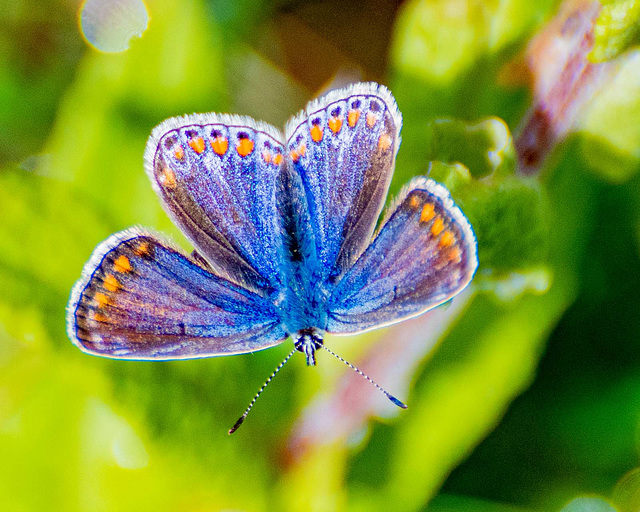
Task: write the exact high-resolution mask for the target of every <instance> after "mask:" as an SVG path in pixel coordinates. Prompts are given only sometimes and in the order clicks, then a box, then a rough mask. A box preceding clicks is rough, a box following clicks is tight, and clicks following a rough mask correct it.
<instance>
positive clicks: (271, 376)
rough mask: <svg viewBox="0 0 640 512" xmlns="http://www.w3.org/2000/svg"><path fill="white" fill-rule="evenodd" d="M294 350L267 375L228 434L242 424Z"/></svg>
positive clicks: (295, 350)
mask: <svg viewBox="0 0 640 512" xmlns="http://www.w3.org/2000/svg"><path fill="white" fill-rule="evenodd" d="M296 352H297V349H295V348H294V349H293V350H292V351H291V353H290V354H289V355H288V356H287V357H285V358H284V360H283V361H282V362H281V363H280V364H279V365H278V367H277V368H276V369H275V370H273V373H272V374H271V375H270V376H269V378H268V379H267V380H266V381H265V383H264V384H263V385H262V387H261V388H260V389H259V390H258V392H257V393H256V396H254V397H253V400H251V402H250V403H249V407H247V409H246V410H245V411H244V412H243V413H242V416H240V417H239V418H238V421H236V422H235V424H234V425H233V427H231V430H229V435H231V434H233V433H234V432H235V431H236V430H238V429H239V428H240V425H242V423H243V422H244V419H245V418H246V417H247V415H248V414H249V411H250V410H251V408H252V407H253V405H254V404H255V403H256V402H257V400H258V398H259V397H260V395H261V394H262V392H263V391H264V390H265V388H266V387H267V386H268V385H269V382H271V381H272V380H273V378H274V377H275V376H276V374H277V373H278V372H279V371H280V370H281V369H282V367H283V366H284V365H285V364H286V363H287V361H288V360H289V359H291V356H292V355H293V354H295V353H296Z"/></svg>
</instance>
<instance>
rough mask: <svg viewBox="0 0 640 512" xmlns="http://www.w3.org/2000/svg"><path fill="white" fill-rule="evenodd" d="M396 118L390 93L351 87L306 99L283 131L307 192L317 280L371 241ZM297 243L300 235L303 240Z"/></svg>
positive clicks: (391, 159)
mask: <svg viewBox="0 0 640 512" xmlns="http://www.w3.org/2000/svg"><path fill="white" fill-rule="evenodd" d="M401 125H402V117H401V115H400V112H399V111H398V108H397V106H396V102H395V100H394V99H393V97H392V96H391V93H390V92H389V91H388V90H387V89H386V88H385V87H383V86H380V85H377V84H374V83H362V84H356V85H353V86H351V87H347V88H345V89H341V90H337V91H333V92H330V93H329V94H327V95H326V96H325V97H323V98H320V99H318V100H316V101H313V102H311V103H310V104H309V105H308V106H307V108H306V110H305V111H304V112H302V113H301V114H300V115H298V116H296V117H294V118H293V119H292V120H291V121H290V122H289V123H288V124H287V128H286V129H285V136H286V139H287V151H288V152H289V156H290V158H291V160H292V162H293V167H294V171H295V172H296V173H297V174H298V175H299V177H300V180H301V182H302V185H303V188H304V194H305V195H306V204H307V208H308V218H309V221H310V228H309V229H310V233H302V234H300V235H299V238H305V237H306V239H308V240H311V243H312V244H314V247H315V256H314V258H312V259H310V261H312V262H314V263H313V265H314V266H315V267H317V268H315V269H313V273H314V274H315V275H317V276H318V278H319V280H320V281H323V280H327V279H331V278H335V277H337V276H339V275H341V274H342V273H344V271H346V269H347V268H349V267H350V266H351V265H352V264H353V262H354V261H355V260H356V259H357V257H358V256H360V254H361V253H362V251H363V250H364V248H365V247H366V245H367V244H368V243H369V241H370V239H371V235H372V233H373V230H374V229H375V225H376V222H377V220H378V216H379V215H380V211H381V210H382V207H383V205H384V202H385V199H386V195H387V190H388V188H389V182H390V180H391V175H392V173H393V167H394V163H395V156H396V153H397V151H398V147H399V145H400V128H401ZM303 242H304V240H303Z"/></svg>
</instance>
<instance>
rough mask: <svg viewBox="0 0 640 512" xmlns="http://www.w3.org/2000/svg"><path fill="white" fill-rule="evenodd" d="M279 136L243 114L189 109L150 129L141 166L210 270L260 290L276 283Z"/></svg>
mask: <svg viewBox="0 0 640 512" xmlns="http://www.w3.org/2000/svg"><path fill="white" fill-rule="evenodd" d="M281 140H282V135H281V134H280V132H279V131H278V130H276V129H275V128H273V127H272V126H269V125H267V124H265V123H261V122H257V121H254V120H253V119H251V118H249V117H239V116H231V115H225V114H194V115H190V116H184V117H176V118H172V119H168V120H166V121H164V122H163V123H162V124H160V125H159V126H157V127H156V128H155V129H154V130H153V133H152V134H151V137H150V138H149V141H148V143H147V149H146V152H145V167H146V170H147V174H148V175H149V178H150V179H151V183H152V185H153V188H154V190H155V191H156V192H157V194H158V196H159V197H160V199H161V200H162V203H163V206H164V208H165V210H166V211H167V213H168V214H169V215H170V217H171V218H172V219H173V220H174V221H175V222H176V224H177V225H178V226H179V227H180V228H181V230H182V231H183V233H184V234H185V235H186V236H187V237H188V238H189V240H190V241H191V242H192V243H193V245H194V246H195V247H196V250H197V252H198V253H199V254H200V256H202V258H204V259H205V260H206V261H207V262H208V263H209V265H210V266H211V267H212V268H213V270H214V271H215V272H216V273H217V274H218V275H221V276H225V277H227V278H229V279H230V280H233V281H234V282H236V283H240V284H243V285H244V286H247V287H249V288H251V289H253V290H255V291H257V292H259V293H262V292H263V291H265V290H269V289H273V288H278V287H279V286H280V283H281V281H282V276H281V269H280V267H279V262H280V261H281V256H282V255H281V252H282V241H281V235H280V230H279V223H278V217H277V212H276V202H275V191H276V176H277V175H278V173H279V171H280V167H281V165H282V164H283V161H284V154H283V151H284V149H283V145H282V143H281Z"/></svg>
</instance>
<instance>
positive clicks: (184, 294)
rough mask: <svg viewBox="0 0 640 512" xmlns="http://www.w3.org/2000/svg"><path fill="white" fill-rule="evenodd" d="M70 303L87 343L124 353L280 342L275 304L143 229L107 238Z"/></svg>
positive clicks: (77, 337)
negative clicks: (202, 264)
mask: <svg viewBox="0 0 640 512" xmlns="http://www.w3.org/2000/svg"><path fill="white" fill-rule="evenodd" d="M82 276H83V277H82V278H81V279H80V280H79V281H78V282H77V283H76V285H75V287H74V289H73V291H72V293H71V299H70V301H69V306H68V308H67V329H68V334H69V337H70V339H71V340H72V341H73V342H74V343H75V344H76V345H77V346H78V347H79V348H80V349H81V350H83V351H85V352H89V353H91V354H95V355H101V356H106V357H114V358H123V359H187V358H195V357H209V356H217V355H228V354H239V353H244V352H252V351H255V350H261V349H263V348H267V347H270V346H273V345H276V344H278V343H279V342H280V341H281V340H282V339H284V338H285V336H286V335H285V332H284V330H283V328H282V327H281V326H280V322H279V319H278V317H277V315H276V312H275V311H274V309H273V306H272V304H271V303H270V302H269V301H268V300H266V299H264V298H262V297H261V296H260V295H258V294H256V293H254V292H252V291H249V290H247V289H245V288H243V287H241V286H239V285H237V284H235V283H232V282H230V281H228V280H226V279H223V278H221V277H218V276H216V275H214V274H212V273H211V272H210V271H209V270H207V269H205V268H203V267H201V266H200V265H198V264H196V263H195V262H194V261H192V260H191V259H189V258H187V257H186V256H184V255H183V254H181V253H180V252H178V251H176V250H175V249H172V248H171V247H169V246H168V245H166V244H164V243H162V242H160V241H159V240H158V239H156V238H155V237H154V236H152V235H150V234H148V233H145V232H143V231H140V230H137V229H131V230H127V231H123V232H121V233H117V234H115V235H113V236H111V237H110V238H109V239H108V240H106V241H105V242H103V243H102V244H100V245H99V246H98V247H97V248H96V250H95V252H94V254H93V256H92V257H91V259H90V261H89V262H88V263H87V265H86V266H85V268H84V271H83V274H82Z"/></svg>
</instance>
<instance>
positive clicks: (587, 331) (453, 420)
mask: <svg viewBox="0 0 640 512" xmlns="http://www.w3.org/2000/svg"><path fill="white" fill-rule="evenodd" d="M635 4H636V3H634V2H616V3H613V2H607V3H606V5H605V6H604V7H603V11H602V15H601V17H600V19H599V20H598V25H596V33H595V35H596V47H595V50H594V55H596V54H597V55H601V56H602V55H604V57H597V56H596V57H594V58H607V59H610V58H612V57H614V56H618V57H617V58H618V59H620V61H619V65H617V66H616V67H615V68H612V69H614V71H615V75H612V77H611V83H610V84H609V85H608V86H607V88H605V89H604V90H603V91H602V93H601V94H599V95H598V97H597V98H595V100H594V102H593V104H592V105H589V109H588V110H587V111H586V112H585V116H584V118H583V120H582V121H581V123H580V124H579V126H578V127H577V130H576V131H575V133H573V134H571V135H570V136H569V137H568V139H567V140H566V141H564V143H563V144H562V145H561V146H560V147H558V148H556V151H555V152H554V154H553V157H552V158H551V159H550V160H549V161H548V162H547V165H546V167H545V168H544V169H543V172H542V173H541V174H540V175H539V176H535V177H529V178H523V177H521V176H520V175H519V174H518V172H517V169H516V159H515V154H514V145H513V140H512V133H514V132H516V131H517V130H516V128H517V126H518V123H519V120H520V119H521V118H522V116H523V115H524V113H525V112H526V111H527V108H528V106H529V104H530V101H531V98H530V92H529V90H528V89H527V88H526V87H523V86H521V87H510V86H506V85H504V84H502V83H501V82H500V80H499V79H498V77H499V74H500V71H501V69H503V67H504V66H505V64H506V63H507V62H509V61H511V60H512V59H513V58H515V57H516V56H517V55H518V54H520V52H522V51H523V49H524V48H525V47H526V45H527V42H528V41H529V40H530V38H531V37H532V35H533V34H534V33H535V32H536V31H537V30H538V29H539V28H540V27H542V26H544V24H545V23H546V22H547V20H548V19H549V18H550V17H551V16H553V13H554V11H555V8H556V4H555V2H552V1H551V0H548V1H544V2H530V1H527V0H507V1H497V0H496V1H481V0H460V1H455V2H452V1H445V0H431V1H419V0H411V1H408V2H405V3H402V4H401V5H399V6H398V5H397V4H396V3H395V2H390V1H384V0H377V1H376V2H366V1H365V0H361V1H355V2H350V3H347V4H344V3H343V2H339V1H338V0H329V1H326V2H321V3H316V2H284V1H277V2H267V1H260V2H252V1H248V0H247V1H241V2H231V1H225V0H211V1H209V2H205V1H199V0H194V1H189V2H170V1H168V0H154V1H149V2H148V5H147V7H148V9H149V13H150V24H149V28H148V30H147V31H146V32H145V33H144V34H143V36H142V38H141V39H139V40H134V41H132V44H131V48H130V49H129V50H128V51H126V52H124V53H119V54H106V53H99V52H97V51H95V50H94V49H92V48H90V47H89V46H88V45H87V43H86V42H85V41H83V39H82V37H81V35H80V33H79V31H78V26H77V9H78V6H77V5H75V4H74V3H69V2H62V1H59V0H47V1H46V2H37V3H36V2H33V1H28V0H19V1H17V2H14V3H13V4H12V6H11V8H7V9H4V10H3V11H2V13H0V22H1V25H0V26H2V27H3V29H2V30H0V48H1V49H2V50H3V51H0V104H2V105H3V109H2V111H1V112H0V218H1V219H2V220H1V221H0V283H1V287H0V460H1V461H2V462H1V463H0V509H1V510H11V511H32V510H33V511H35V510H51V511H55V510H60V511H75V510H78V511H83V512H84V511H107V510H118V511H127V510H132V511H133V510H135V511H139V510H150V509H153V510H156V511H158V512H160V511H163V510H166V511H174V510H193V511H202V510H222V509H233V510H250V511H253V510H258V511H260V510H319V511H320V510H356V511H358V510H363V511H364V510H368V511H369V510H425V509H426V510H429V511H433V512H439V511H449V510H456V511H457V510H469V511H478V512H480V511H489V510H491V511H498V512H501V511H504V512H507V511H509V512H511V511H514V512H515V511H523V510H560V509H562V510H564V511H571V512H577V511H584V512H586V511H594V512H595V511H608V510H619V511H620V512H627V511H631V510H637V507H636V505H634V504H636V503H637V498H636V497H637V495H638V492H639V491H638V489H640V482H639V481H638V479H637V478H633V475H635V474H636V472H634V468H636V467H637V466H640V463H639V461H638V455H639V446H638V436H637V433H638V421H639V420H640V363H638V361H640V344H639V343H638V342H639V341H640V261H639V249H640V244H639V236H640V181H639V178H638V168H640V135H639V134H640V131H639V130H640V129H639V128H638V127H640V122H639V121H640V109H639V107H638V105H640V103H639V101H640V100H639V99H638V98H640V94H638V87H639V84H640V82H639V81H638V77H639V76H640V65H639V63H640V59H638V56H637V50H634V49H630V50H629V48H630V47H631V45H632V43H633V41H634V40H635V39H634V37H636V36H637V8H636V7H637V6H636V5H635ZM612 9H617V10H615V11H614V10H612ZM621 9H627V10H626V11H625V12H624V13H623V14H624V15H619V13H620V12H621ZM607 13H609V14H607ZM615 13H618V14H615ZM614 14H615V21H616V24H614V23H613V21H611V20H614ZM606 16H610V18H606ZM608 20H609V21H608ZM602 27H605V29H606V30H605V29H603V28H602ZM633 34H635V35H633ZM598 52H599V53H598ZM612 73H613V71H612ZM360 78H363V79H375V80H379V81H381V82H383V83H385V84H386V85H388V86H389V87H390V89H391V90H392V92H393V93H394V95H395V97H396V99H397V101H398V104H399V107H400V109H401V111H402V113H403V116H404V127H403V132H402V137H403V143H402V147H401V149H400V152H399V155H398V163H397V169H396V173H395V175H394V179H393V183H392V194H393V193H395V192H397V191H398V190H399V188H400V187H401V186H402V185H403V184H404V183H406V182H407V181H408V180H409V179H410V178H411V177H412V176H414V175H419V174H425V173H429V174H430V176H431V177H433V178H434V179H437V180H438V181H441V182H442V183H444V184H445V185H446V186H447V187H448V188H449V189H450V190H451V191H452V194H453V196H454V198H455V199H456V201H457V202H458V203H459V204H460V205H461V207H462V208H463V210H464V211H465V213H466V214H467V215H468V216H469V218H470V220H471V222H472V224H473V226H474V228H475V231H476V233H477V236H478V243H479V255H480V270H479V272H478V275H477V277H476V279H475V280H474V289H473V292H474V293H473V297H472V298H471V299H470V301H469V305H468V307H467V308H466V310H465V311H464V313H463V314H462V315H460V316H459V317H454V318H452V322H451V324H450V325H449V326H448V329H446V333H445V335H444V336H443V339H442V340H441V342H440V343H439V344H438V347H437V350H435V351H434V352H433V353H432V354H429V357H427V358H426V359H425V360H424V361H422V362H421V363H420V365H419V366H418V371H417V373H416V374H415V375H413V376H412V378H411V380H410V382H409V383H408V384H409V387H410V393H409V396H408V397H401V398H403V399H405V398H406V401H407V402H408V403H409V409H408V410H407V411H406V412H402V413H401V414H399V415H397V416H395V417H394V418H393V419H386V420H383V419H377V420H374V421H372V422H371V425H370V428H369V429H368V431H367V432H365V433H363V432H358V431H354V432H352V435H351V436H350V437H348V438H346V439H341V440H339V441H335V442H332V443H330V444H317V445H313V446H310V447H309V449H308V450H307V451H306V452H304V454H303V455H301V456H296V453H292V451H291V449H290V446H289V445H288V441H289V434H290V431H291V429H292V426H293V425H294V424H295V423H296V421H297V420H298V418H300V417H301V416H304V415H305V414H307V412H308V411H307V410H306V406H307V404H308V403H309V402H310V400H311V399H312V397H314V396H316V395H318V394H320V393H332V392H335V390H336V387H335V382H336V380H337V378H338V376H339V375H340V373H341V372H342V371H343V368H341V367H338V366H337V364H336V363H335V361H334V362H332V361H330V360H328V359H327V358H322V359H320V361H319V363H320V364H319V366H318V367H317V368H314V369H308V368H306V367H304V362H303V360H302V359H303V358H293V359H292V361H291V362H290V363H289V364H288V365H287V367H286V368H285V369H284V370H283V371H282V372H281V373H280V374H279V376H278V378H277V380H276V381H275V382H274V383H273V384H272V385H271V386H270V388H269V390H268V391H267V392H266V393H265V395H264V397H263V398H262V399H261V401H260V402H259V403H258V405H257V406H256V408H255V411H254V412H253V413H252V417H251V418H249V420H248V421H247V422H246V424H245V426H243V427H242V430H240V431H239V432H238V433H237V434H235V435H234V436H232V437H229V436H227V434H226V431H227V429H228V428H229V427H230V426H231V425H232V424H233V421H234V420H235V419H236V417H237V416H238V414H239V413H240V412H241V411H242V410H243V408H244V407H245V405H246V402H248V400H249V399H250V398H251V397H252V396H253V393H254V391H255V390H257V388H258V386H259V385H260V384H261V383H262V382H263V379H264V378H265V377H266V376H267V375H268V373H269V372H270V371H271V369H272V368H273V367H274V366H276V365H277V363H278V362H279V361H280V360H281V358H282V357H284V355H285V353H287V352H288V350H289V347H288V346H286V344H285V346H280V347H277V348H274V349H272V350H269V351H266V352H259V353H256V354H252V355H246V356H240V357H229V358H218V359H209V360H200V361H180V362H158V363H146V362H127V361H110V360H105V359H100V358H94V357H90V356H87V355H84V354H82V353H80V352H79V351H78V350H77V349H76V348H75V347H73V346H72V345H71V343H70V342H69V340H68V339H67V337H66V334H65V326H64V317H65V306H66V302H67V299H68V294H69V291H70V289H71V287H72V285H73V283H74V281H75V280H76V279H77V278H78V277H79V275H80V271H81V269H82V267H83V265H84V263H85V262H86V260H87V259H88V257H89V255H90V254H91V251H92V250H93V248H94V247H95V245H96V244H97V243H98V242H100V241H101V240H103V239H105V238H106V237H107V236H109V235H110V234H111V233H112V232H114V231H117V230H120V229H123V228H125V227H127V226H130V225H133V224H140V225H144V226H148V227H151V228H153V229H156V230H158V231H161V232H166V233H169V234H170V235H171V236H172V237H173V238H174V239H176V241H177V242H178V243H179V244H182V246H183V247H184V248H185V249H189V246H188V243H187V242H186V240H185V239H184V238H183V237H182V235H181V234H180V233H179V232H178V230H177V229H176V228H175V227H174V226H173V225H172V224H171V223H170V221H169V220H168V219H167V217H166V216H165V214H164V213H163V211H162V208H161V206H160V204H159V202H158V200H157V198H156V197H155V196H154V194H153V192H152V190H151V187H150V186H149V183H148V180H147V177H146V176H145V174H144V172H143V170H142V154H143V150H144V145H145V140H146V138H147V136H148V135H149V133H150V131H151V129H152V128H153V126H155V125H156V124H158V123H159V122H160V121H161V120H163V119H165V118H167V117H170V116H173V115H178V114H184V113H191V112H203V111H227V112H233V113H240V114H248V115H252V116H254V117H258V118H261V119H264V120H265V121H268V122H271V123H273V124H277V125H280V124H282V123H283V122H284V121H285V120H286V119H287V118H288V117H289V116H290V115H292V114H294V113H295V111H296V109H298V108H302V107H303V106H304V103H305V102H306V101H307V100H308V99H311V98H313V97H314V96H316V94H317V93H318V92H319V91H320V90H321V89H323V88H325V87H327V85H328V84H330V83H334V84H337V85H342V82H344V81H351V80H357V79H360ZM394 329H396V330H395V331H394ZM399 329H402V326H398V327H396V328H391V329H387V330H382V331H379V332H373V333H371V334H366V335H363V336H359V337H357V338H345V339H335V338H330V339H329V340H328V342H330V343H331V344H332V345H331V346H332V347H333V348H334V349H335V350H336V351H338V352H339V353H341V354H342V355H345V356H347V357H349V358H353V359H354V361H355V360H357V359H358V358H359V357H361V356H362V355H363V354H364V355H366V354H367V350H368V348H369V347H372V346H374V343H375V342H378V341H382V342H384V343H388V344H390V345H391V346H393V341H394V339H393V338H394V333H397V332H398V330H399ZM426 338H427V333H425V339H426ZM365 370H366V368H365ZM372 377H374V378H375V377H376V375H372ZM381 384H384V382H381ZM391 391H393V390H391ZM371 392H372V393H373V392H374V391H373V390H371ZM381 400H383V399H382V398H381ZM347 412H348V411H347ZM345 414H346V412H345ZM625 475H626V476H625ZM623 477H624V478H623ZM598 496H599V497H598ZM563 507H564V508H563Z"/></svg>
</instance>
